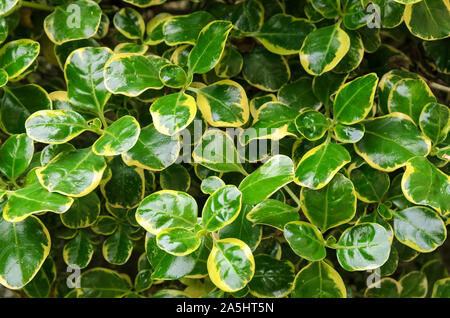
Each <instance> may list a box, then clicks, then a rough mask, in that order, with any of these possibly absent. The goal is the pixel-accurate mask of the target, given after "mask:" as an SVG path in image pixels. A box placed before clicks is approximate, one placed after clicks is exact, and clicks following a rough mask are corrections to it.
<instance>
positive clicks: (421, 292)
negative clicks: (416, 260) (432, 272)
mask: <svg viewBox="0 0 450 318" xmlns="http://www.w3.org/2000/svg"><path fill="white" fill-rule="evenodd" d="M399 283H400V285H401V287H402V289H401V290H402V291H401V293H400V297H402V298H424V297H425V296H426V295H427V292H428V282H427V276H426V275H425V274H424V273H422V272H419V271H413V272H409V273H408V274H406V275H404V276H402V278H400V280H399Z"/></svg>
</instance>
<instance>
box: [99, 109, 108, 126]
mask: <svg viewBox="0 0 450 318" xmlns="http://www.w3.org/2000/svg"><path fill="white" fill-rule="evenodd" d="M98 117H100V120H101V122H102V125H103V129H106V128H108V123H107V122H106V118H105V115H104V114H103V113H100V114H99V116H98Z"/></svg>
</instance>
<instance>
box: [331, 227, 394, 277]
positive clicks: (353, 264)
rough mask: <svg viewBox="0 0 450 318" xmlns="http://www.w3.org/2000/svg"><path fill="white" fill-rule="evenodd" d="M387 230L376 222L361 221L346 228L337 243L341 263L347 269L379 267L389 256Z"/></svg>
mask: <svg viewBox="0 0 450 318" xmlns="http://www.w3.org/2000/svg"><path fill="white" fill-rule="evenodd" d="M390 249H391V243H390V240H389V235H388V233H387V231H386V230H385V229H384V228H383V227H382V226H381V225H379V224H376V223H360V224H358V225H355V226H353V227H351V228H348V229H346V230H345V231H344V232H343V233H342V235H341V237H340V238H339V241H338V242H337V245H336V250H337V251H336V252H337V259H338V261H339V264H340V265H341V266H342V268H344V269H345V270H347V271H363V270H368V269H374V268H378V267H380V266H381V265H383V264H384V263H385V262H386V261H387V259H388V258H389V252H390Z"/></svg>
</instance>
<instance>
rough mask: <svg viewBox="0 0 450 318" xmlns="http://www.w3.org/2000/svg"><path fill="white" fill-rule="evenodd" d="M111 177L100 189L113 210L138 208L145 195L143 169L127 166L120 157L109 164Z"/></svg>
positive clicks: (106, 179)
mask: <svg viewBox="0 0 450 318" xmlns="http://www.w3.org/2000/svg"><path fill="white" fill-rule="evenodd" d="M108 168H109V169H110V173H109V176H108V177H107V178H104V179H103V181H102V183H101V185H100V189H101V191H102V194H103V197H104V198H105V199H106V202H107V203H108V204H109V205H110V206H111V207H113V208H122V209H132V208H136V207H137V206H138V205H139V203H140V202H141V201H142V199H143V198H144V195H145V176H144V171H143V170H142V169H141V168H136V167H130V166H127V165H126V164H125V163H124V162H123V161H122V158H120V157H115V158H114V159H112V160H111V161H110V162H109V163H108Z"/></svg>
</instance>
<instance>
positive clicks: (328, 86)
mask: <svg viewBox="0 0 450 318" xmlns="http://www.w3.org/2000/svg"><path fill="white" fill-rule="evenodd" d="M347 77H348V74H335V73H333V72H327V73H323V74H322V75H319V76H315V77H314V79H313V82H312V91H313V93H314V95H316V97H317V98H318V99H319V100H320V101H321V102H322V103H323V104H324V106H325V107H329V105H330V103H331V98H330V97H331V96H333V95H334V94H335V93H336V92H337V90H338V89H339V88H340V87H341V86H342V85H343V84H344V82H345V80H346V79H347Z"/></svg>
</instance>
